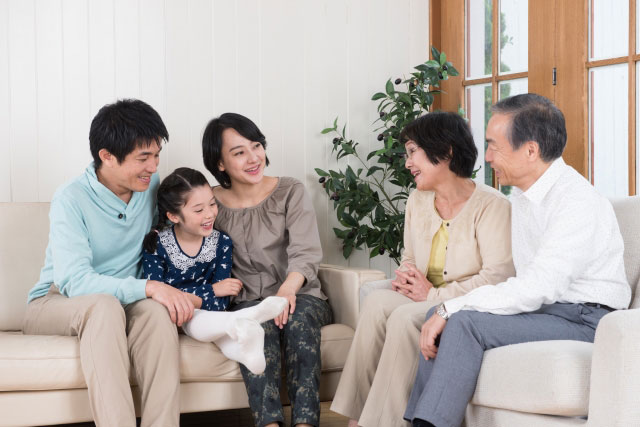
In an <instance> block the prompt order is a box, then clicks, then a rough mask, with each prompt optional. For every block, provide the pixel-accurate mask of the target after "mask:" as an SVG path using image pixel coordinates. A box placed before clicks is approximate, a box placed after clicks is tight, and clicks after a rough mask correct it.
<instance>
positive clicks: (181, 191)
mask: <svg viewBox="0 0 640 427" xmlns="http://www.w3.org/2000/svg"><path fill="white" fill-rule="evenodd" d="M158 213H159V223H158V226H157V227H156V228H155V229H154V230H151V232H150V233H149V234H148V235H147V236H146V237H145V239H144V245H143V246H144V250H143V255H142V258H143V263H142V267H143V272H144V277H146V278H147V280H157V281H160V282H164V283H168V284H169V285H171V286H173V287H175V288H177V289H180V290H181V291H183V292H185V293H187V294H189V297H190V299H191V301H192V302H193V304H194V306H195V308H196V310H195V312H194V315H193V318H192V319H191V320H190V321H189V322H187V323H186V324H184V325H183V326H182V329H183V330H184V332H185V333H186V334H187V335H188V336H190V337H192V338H195V339H197V340H199V341H205V342H215V343H216V345H218V347H219V348H220V350H221V351H222V353H223V354H224V355H225V356H226V357H228V358H229V359H232V360H236V361H238V362H240V363H242V364H243V365H245V366H246V367H247V368H248V369H249V370H250V371H251V372H253V373H255V374H260V373H262V372H263V371H264V369H265V358H264V349H263V347H264V329H263V328H262V327H261V326H260V323H263V322H266V321H268V320H271V319H273V318H275V317H276V316H277V315H279V314H280V313H281V312H282V310H283V309H284V307H285V306H286V304H287V301H286V300H285V299H284V298H281V297H269V298H266V299H265V300H264V301H262V302H261V303H260V304H259V305H257V306H255V307H251V308H247V309H245V310H240V311H234V312H225V311H224V310H226V308H227V306H228V305H229V299H230V298H229V297H230V296H236V295H238V293H239V292H240V290H241V289H242V282H240V281H239V280H238V279H233V278H230V275H231V262H232V259H231V253H232V248H233V245H232V243H231V239H230V238H229V236H228V235H227V234H225V233H222V232H220V231H218V230H214V229H213V222H214V221H215V219H216V215H217V214H218V208H217V206H216V201H215V198H214V197H213V192H212V191H211V186H210V185H209V183H208V182H207V179H206V178H205V177H204V175H203V174H202V173H200V172H198V171H197V170H194V169H190V168H178V169H176V170H175V171H173V173H171V174H170V175H169V176H167V177H166V178H165V179H164V180H163V181H162V183H161V184H160V187H159V188H158ZM167 220H169V221H171V225H167Z"/></svg>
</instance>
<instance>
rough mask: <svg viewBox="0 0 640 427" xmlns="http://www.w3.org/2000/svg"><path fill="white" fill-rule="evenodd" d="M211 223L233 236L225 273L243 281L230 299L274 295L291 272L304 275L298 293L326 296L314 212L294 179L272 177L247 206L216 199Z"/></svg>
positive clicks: (241, 299)
mask: <svg viewBox="0 0 640 427" xmlns="http://www.w3.org/2000/svg"><path fill="white" fill-rule="evenodd" d="M215 228H216V229H218V230H220V231H224V232H225V233H227V234H228V235H229V236H230V237H231V240H232V241H233V267H232V270H231V274H232V276H233V277H235V278H237V279H239V280H240V281H241V282H242V284H243V288H242V291H241V292H240V294H239V295H238V296H237V297H235V301H236V302H240V301H251V300H256V299H259V298H266V297H268V296H271V295H275V294H276V293H277V292H278V289H279V288H280V285H281V284H282V282H284V280H285V279H286V278H287V275H288V274H289V273H291V272H294V271H296V272H298V273H300V274H302V275H303V276H304V277H305V278H306V281H305V283H304V285H303V286H302V288H301V289H300V291H298V294H307V295H313V296H315V297H318V298H322V299H326V296H325V295H324V294H323V293H322V291H321V290H320V281H319V280H318V265H319V264H320V262H321V261H322V248H321V246H320V235H319V233H318V224H317V221H316V214H315V211H314V210H313V205H312V204H311V198H310V197H309V195H308V194H307V191H306V190H305V188H304V185H303V184H302V183H301V182H300V181H298V180H297V179H295V178H290V177H281V178H278V184H277V185H276V188H275V189H274V190H273V191H272V192H271V194H270V195H269V196H268V197H267V198H266V199H264V200H263V201H262V202H260V203H259V204H257V205H256V206H253V207H250V208H244V209H232V208H228V207H226V206H224V205H223V204H222V203H220V202H218V216H217V218H216V221H215Z"/></svg>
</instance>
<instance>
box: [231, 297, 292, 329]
mask: <svg viewBox="0 0 640 427" xmlns="http://www.w3.org/2000/svg"><path fill="white" fill-rule="evenodd" d="M286 306H287V299H286V298H283V297H276V296H273V297H266V298H265V299H264V301H262V302H260V304H257V305H254V306H253V307H248V308H243V309H242V310H238V311H234V312H233V314H235V315H236V316H238V318H241V319H251V320H255V321H256V322H258V323H264V322H266V321H268V320H272V319H273V318H275V317H276V316H277V315H279V314H280V313H282V311H283V310H284V308H285V307H286Z"/></svg>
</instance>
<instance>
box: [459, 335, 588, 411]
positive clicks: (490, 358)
mask: <svg viewBox="0 0 640 427" xmlns="http://www.w3.org/2000/svg"><path fill="white" fill-rule="evenodd" d="M592 348H593V344H591V343H585V342H579V341H541V342H533V343H524V344H516V345H509V346H505V347H500V348H496V349H492V350H489V351H487V352H485V354H484V360H483V362H482V369H481V370H480V375H479V377H478V383H477V385H476V391H475V394H474V396H473V399H472V401H471V403H473V404H475V405H481V406H488V407H492V408H500V409H509V410H512V411H519V412H530V413H535V414H549V415H564V416H584V415H587V410H588V407H589V380H590V374H591V353H592Z"/></svg>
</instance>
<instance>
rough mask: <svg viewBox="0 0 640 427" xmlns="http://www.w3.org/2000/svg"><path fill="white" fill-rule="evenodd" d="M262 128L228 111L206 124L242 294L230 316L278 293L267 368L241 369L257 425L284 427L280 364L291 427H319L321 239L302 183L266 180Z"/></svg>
mask: <svg viewBox="0 0 640 427" xmlns="http://www.w3.org/2000/svg"><path fill="white" fill-rule="evenodd" d="M266 144H267V143H266V140H265V137H264V135H263V134H262V132H260V129H258V127H257V126H256V125H255V124H254V123H253V122H252V121H251V120H249V119H248V118H246V117H244V116H241V115H240V114H234V113H226V114H223V115H221V116H220V117H218V118H216V119H213V120H211V121H210V122H209V124H208V125H207V127H206V129H205V131H204V135H203V138H202V150H203V157H204V163H205V166H206V167H207V169H208V170H209V172H211V173H212V174H213V176H215V177H216V179H217V180H218V182H219V183H220V186H219V187H215V188H214V196H215V198H216V201H217V202H218V216H217V218H216V221H215V228H216V229H218V230H220V231H223V232H225V233H227V234H228V235H229V236H230V237H231V240H232V241H233V246H234V252H233V266H232V270H231V274H232V275H233V277H235V278H237V279H239V280H240V281H241V282H242V285H243V286H242V290H241V292H240V294H239V295H238V296H237V297H236V298H235V299H234V304H235V305H234V306H232V307H231V310H238V309H242V308H245V307H250V306H252V305H255V304H257V303H259V302H260V301H261V300H262V299H264V298H266V297H268V296H271V295H277V296H281V297H284V298H286V299H287V302H288V304H287V306H286V307H285V309H284V311H283V312H282V313H281V314H280V315H279V316H277V317H276V318H275V321H269V322H265V323H263V324H262V327H263V328H264V331H265V336H264V353H265V359H266V362H267V367H266V370H265V371H264V373H262V374H260V375H254V374H252V373H251V372H250V371H248V370H247V369H246V368H245V367H244V366H243V365H240V370H241V372H242V377H243V379H244V383H245V386H246V388H247V394H248V395H249V406H250V407H251V411H252V414H253V418H254V421H255V424H256V426H258V427H263V426H270V427H271V426H278V425H282V424H283V423H284V416H283V412H282V405H281V403H280V391H279V390H280V378H281V375H280V364H281V361H282V356H281V354H280V350H281V348H282V349H283V350H284V361H285V364H284V365H285V374H286V375H285V376H286V380H287V388H288V391H289V400H290V401H291V419H292V425H296V426H318V423H319V418H320V394H319V384H320V328H321V327H322V326H324V325H327V324H329V323H331V309H330V308H329V304H328V303H327V301H326V299H327V298H326V296H325V295H324V294H323V293H322V291H321V290H320V281H319V280H318V276H317V273H318V266H319V264H320V261H321V259H322V249H321V247H320V236H319V233H318V225H317V222H316V216H315V212H314V210H313V205H312V204H311V199H310V197H309V195H308V194H307V192H306V190H305V188H304V185H303V184H302V183H301V182H300V181H298V180H296V179H294V178H289V177H271V176H265V175H264V168H265V167H266V166H267V165H268V164H269V160H268V159H267V156H266V154H265V147H266Z"/></svg>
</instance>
